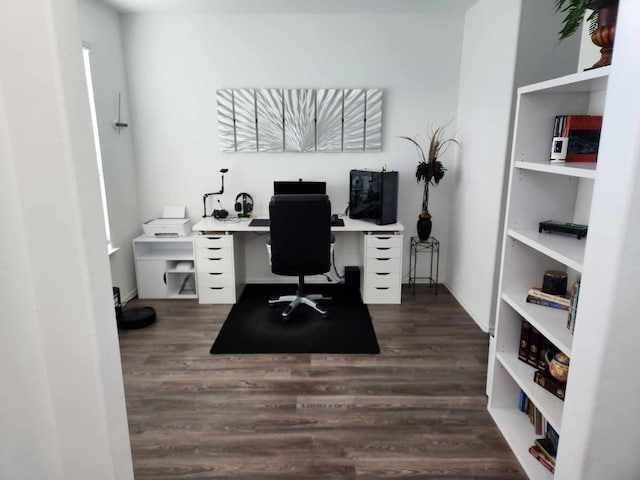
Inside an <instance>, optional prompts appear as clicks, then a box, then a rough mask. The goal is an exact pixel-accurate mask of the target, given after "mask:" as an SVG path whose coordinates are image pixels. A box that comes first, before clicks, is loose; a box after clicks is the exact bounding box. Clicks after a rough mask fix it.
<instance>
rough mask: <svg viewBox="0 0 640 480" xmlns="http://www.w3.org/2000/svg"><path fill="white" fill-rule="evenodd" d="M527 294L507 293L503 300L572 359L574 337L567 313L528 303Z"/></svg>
mask: <svg viewBox="0 0 640 480" xmlns="http://www.w3.org/2000/svg"><path fill="white" fill-rule="evenodd" d="M526 298H527V293H526V292H522V291H521V292H512V291H505V292H503V293H502V299H503V300H504V301H505V302H507V303H508V304H509V305H511V307H512V308H513V309H514V310H515V311H516V312H517V313H518V314H519V315H521V316H522V318H524V319H525V320H526V321H527V322H529V323H530V324H531V325H533V326H534V327H536V328H537V329H538V330H539V331H540V333H541V334H542V335H543V336H545V337H546V338H547V339H548V340H549V341H550V342H551V343H553V344H554V345H555V346H556V347H557V348H558V349H560V350H561V351H562V352H564V353H565V354H566V355H567V356H568V357H571V346H572V344H573V335H572V334H571V332H569V330H567V328H566V324H567V314H568V313H567V311H566V310H556V309H555V308H549V307H543V306H541V305H535V304H533V303H527V302H526V300H525V299H526Z"/></svg>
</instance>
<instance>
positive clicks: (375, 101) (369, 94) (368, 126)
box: [364, 88, 382, 152]
mask: <svg viewBox="0 0 640 480" xmlns="http://www.w3.org/2000/svg"><path fill="white" fill-rule="evenodd" d="M365 105H366V107H365V122H364V125H365V130H364V131H365V139H364V151H365V152H380V151H382V90H381V89H379V88H370V89H368V90H367V91H366V104H365Z"/></svg>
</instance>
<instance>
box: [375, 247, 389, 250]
mask: <svg viewBox="0 0 640 480" xmlns="http://www.w3.org/2000/svg"><path fill="white" fill-rule="evenodd" d="M376 250H391V247H376Z"/></svg>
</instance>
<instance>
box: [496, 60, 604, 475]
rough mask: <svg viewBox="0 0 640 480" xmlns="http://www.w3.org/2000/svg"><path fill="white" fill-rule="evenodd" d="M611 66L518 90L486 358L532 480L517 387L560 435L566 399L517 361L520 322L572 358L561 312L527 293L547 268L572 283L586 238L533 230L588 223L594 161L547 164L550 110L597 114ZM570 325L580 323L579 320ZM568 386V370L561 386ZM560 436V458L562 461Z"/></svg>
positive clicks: (505, 425) (510, 437) (536, 470)
mask: <svg viewBox="0 0 640 480" xmlns="http://www.w3.org/2000/svg"><path fill="white" fill-rule="evenodd" d="M608 73H609V68H601V69H597V70H592V71H588V72H582V73H578V74H574V75H569V76H567V77H562V78H559V79H554V80H549V81H546V82H542V83H539V84H535V85H531V86H527V87H522V88H520V89H519V90H518V104H517V108H516V120H515V125H514V140H513V152H512V159H511V168H510V176H509V185H508V191H507V211H506V217H505V225H504V242H503V252H502V259H501V267H500V280H499V292H498V308H497V313H496V322H495V328H494V342H495V352H493V350H494V349H492V352H493V353H492V355H494V357H493V358H492V359H491V361H490V362H489V363H490V365H491V366H492V369H491V370H490V371H489V375H490V378H489V379H488V385H489V406H488V409H489V412H490V413H491V415H492V417H493V419H494V421H495V422H496V424H497V425H498V427H499V429H500V431H501V432H502V434H503V435H504V437H505V439H506V440H507V442H508V443H509V445H510V447H511V448H512V450H513V452H514V454H515V456H516V458H517V459H518V460H519V462H520V463H521V465H522V467H523V469H524V470H525V472H526V473H527V475H528V476H529V478H531V479H551V478H553V474H551V473H550V472H549V471H547V470H546V469H545V468H544V467H543V466H542V465H541V464H540V463H538V462H537V461H536V460H535V459H534V458H533V456H531V455H530V454H529V447H530V446H531V445H533V442H534V440H535V439H536V438H538V437H539V435H535V432H534V427H533V425H531V424H530V422H529V418H528V416H527V415H526V414H524V413H522V412H520V411H519V409H518V405H519V399H520V391H521V390H522V391H524V393H525V394H526V395H527V396H528V397H529V399H530V400H531V401H532V402H533V403H534V404H535V405H536V407H537V408H538V410H540V412H541V413H542V415H543V416H544V417H545V418H546V419H547V421H548V422H549V423H550V424H551V425H552V426H553V428H554V429H555V430H556V431H557V432H558V433H559V434H560V437H562V417H563V415H564V414H565V412H564V411H563V410H564V408H563V407H564V402H563V401H562V400H560V399H559V398H557V397H555V396H554V395H553V394H551V393H549V392H547V391H546V390H545V389H544V388H542V387H540V386H539V385H537V384H535V383H534V382H533V376H534V372H535V369H534V368H533V367H531V366H529V365H527V364H525V363H524V362H522V361H520V360H518V346H519V343H520V331H521V325H522V320H523V319H524V320H527V321H528V322H529V323H531V325H532V326H534V327H535V328H536V329H538V330H539V331H540V333H541V334H542V335H543V336H545V337H546V338H547V339H548V340H549V341H551V343H553V344H554V345H555V346H556V347H557V348H558V349H560V350H561V351H563V352H564V353H565V354H567V355H568V356H569V357H571V350H572V343H573V335H572V334H571V333H570V332H569V331H568V330H567V328H566V321H567V314H568V312H567V311H565V310H556V309H553V308H549V307H543V306H539V305H533V304H530V303H527V302H526V297H527V291H528V289H529V288H531V287H533V286H540V285H541V284H542V278H543V275H544V272H545V270H561V271H565V272H567V276H568V285H569V286H570V285H571V284H572V283H573V282H574V281H575V280H576V279H577V278H579V276H580V274H581V272H582V270H583V263H584V252H585V245H586V242H587V241H588V238H589V237H588V235H587V237H586V238H582V239H580V240H578V239H577V237H576V236H570V235H564V234H558V233H545V232H543V233H539V232H538V223H539V222H541V221H545V220H556V221H559V222H572V223H580V224H587V225H588V223H589V212H590V209H591V194H592V191H593V184H594V181H595V179H596V174H597V164H596V163H566V164H551V163H550V162H549V156H550V148H551V136H552V127H553V123H554V119H555V116H556V115H586V114H588V115H601V114H602V112H603V109H604V99H605V93H606V87H607V78H608ZM576 328H579V321H578V322H577V326H576ZM570 388H571V375H569V380H568V382H567V390H569V389H570ZM562 447H563V444H562V441H561V442H560V448H559V451H558V457H557V460H558V462H561V461H562Z"/></svg>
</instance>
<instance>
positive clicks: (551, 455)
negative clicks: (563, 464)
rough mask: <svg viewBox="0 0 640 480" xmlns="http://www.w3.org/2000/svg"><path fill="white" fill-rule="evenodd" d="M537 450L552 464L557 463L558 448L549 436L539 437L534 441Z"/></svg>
mask: <svg viewBox="0 0 640 480" xmlns="http://www.w3.org/2000/svg"><path fill="white" fill-rule="evenodd" d="M534 445H535V447H536V450H538V452H540V453H541V454H542V456H543V457H544V458H546V459H547V460H548V461H549V463H550V464H551V465H555V464H556V455H557V453H558V451H557V449H556V448H555V447H554V446H553V443H551V440H549V439H548V438H538V439H536V441H535V442H534Z"/></svg>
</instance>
